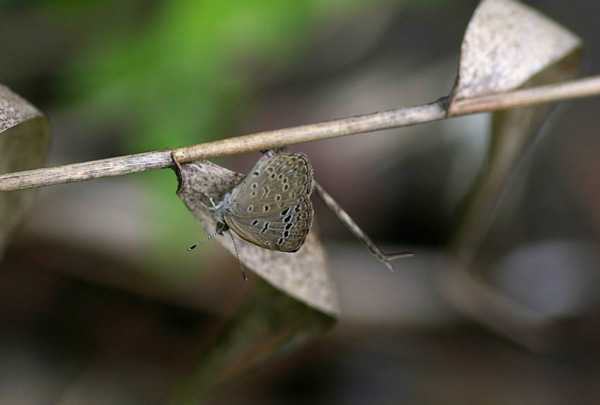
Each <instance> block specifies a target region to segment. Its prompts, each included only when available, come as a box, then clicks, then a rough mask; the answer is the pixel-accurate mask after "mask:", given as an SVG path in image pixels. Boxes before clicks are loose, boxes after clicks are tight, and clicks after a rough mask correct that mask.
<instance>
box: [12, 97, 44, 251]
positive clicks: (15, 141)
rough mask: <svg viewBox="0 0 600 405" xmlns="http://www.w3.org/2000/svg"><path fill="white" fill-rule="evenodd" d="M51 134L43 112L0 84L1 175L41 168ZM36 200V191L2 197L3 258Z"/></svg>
mask: <svg viewBox="0 0 600 405" xmlns="http://www.w3.org/2000/svg"><path fill="white" fill-rule="evenodd" d="M50 133H51V131H50V123H49V122H48V120H47V119H46V117H45V116H44V115H43V114H42V113H41V112H39V111H38V110H37V109H36V108H35V107H34V106H32V105H31V104H29V103H28V102H27V101H26V100H24V99H22V98H21V97H19V96H17V95H16V94H14V93H13V92H12V91H11V90H10V89H8V88H7V87H4V86H2V85H0V173H9V172H16V171H21V170H29V169H35V168H39V167H41V166H42V165H43V164H44V162H45V160H46V157H47V155H48V152H49V150H50V138H51V136H50ZM34 197H35V190H26V191H13V192H6V193H2V194H0V257H1V256H2V253H3V252H4V248H5V245H6V243H7V241H8V239H9V236H10V234H11V233H12V231H14V230H15V229H16V227H17V226H18V224H19V223H20V221H21V219H22V218H23V217H24V215H25V213H26V212H27V210H28V208H29V207H30V206H31V204H32V203H33V199H34Z"/></svg>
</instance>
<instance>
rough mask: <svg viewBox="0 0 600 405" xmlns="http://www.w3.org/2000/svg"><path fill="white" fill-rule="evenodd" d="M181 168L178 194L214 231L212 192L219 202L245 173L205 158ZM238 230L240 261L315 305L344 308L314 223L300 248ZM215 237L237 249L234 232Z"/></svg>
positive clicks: (325, 309)
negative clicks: (281, 247)
mask: <svg viewBox="0 0 600 405" xmlns="http://www.w3.org/2000/svg"><path fill="white" fill-rule="evenodd" d="M177 170H178V177H179V189H178V190H177V194H178V195H179V197H180V198H181V199H182V200H183V202H184V203H185V205H186V206H187V207H188V209H189V210H190V211H191V212H192V214H193V215H194V216H195V217H196V219H197V220H198V222H200V224H202V226H203V227H204V229H205V230H206V231H207V232H209V233H213V232H214V230H215V227H216V217H215V214H214V213H213V212H211V211H210V210H209V209H208V208H207V207H209V206H210V205H211V203H210V201H209V200H208V197H209V196H210V197H211V198H212V199H213V200H214V201H215V202H218V201H221V200H222V199H223V197H224V196H225V194H226V193H228V192H230V191H231V190H232V189H233V188H234V187H235V185H236V184H237V183H239V182H240V181H241V179H242V178H243V177H244V176H243V175H242V174H239V173H236V172H233V171H231V170H228V169H225V168H223V167H221V166H218V165H215V164H213V163H210V162H208V161H204V160H200V161H196V162H193V163H185V164H181V165H178V169H177ZM232 235H233V237H234V238H235V240H236V244H237V248H238V253H239V257H240V260H241V261H242V263H243V264H244V266H246V267H247V268H248V269H250V270H252V271H254V272H255V273H256V274H258V275H259V276H261V277H262V278H264V279H265V280H266V281H268V282H269V283H270V284H271V285H273V286H275V287H276V288H278V289H280V290H282V291H283V292H285V293H286V294H288V295H290V296H292V297H294V298H296V299H298V300H300V301H302V302H304V303H305V304H307V305H309V306H310V307H312V308H315V309H318V310H320V311H323V312H325V313H327V314H329V315H336V314H338V313H339V308H338V303H337V298H336V295H335V290H334V287H333V284H332V282H331V279H330V277H329V273H328V271H327V267H326V266H327V261H326V257H325V251H324V249H323V247H322V246H321V243H320V242H319V240H318V238H317V236H316V233H315V229H314V227H313V229H311V231H310V233H309V235H308V237H307V239H306V242H305V243H304V245H303V246H302V248H301V249H300V250H299V251H297V252H296V253H283V252H276V251H273V250H269V249H263V248H261V247H258V246H255V245H253V244H252V243H249V242H246V241H245V240H243V239H241V238H239V237H238V236H237V235H235V233H232ZM215 239H216V240H217V241H218V242H219V243H220V244H221V245H223V246H224V247H225V248H226V249H227V250H228V251H229V252H230V253H231V254H232V255H235V254H236V253H235V248H234V246H233V243H232V242H231V238H230V237H229V235H226V234H224V235H222V236H217V237H216V238H215Z"/></svg>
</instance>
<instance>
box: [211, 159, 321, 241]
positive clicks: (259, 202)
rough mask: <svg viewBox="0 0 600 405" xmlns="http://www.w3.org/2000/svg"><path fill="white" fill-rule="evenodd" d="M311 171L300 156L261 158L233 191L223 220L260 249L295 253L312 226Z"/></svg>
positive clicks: (309, 166)
mask: <svg viewBox="0 0 600 405" xmlns="http://www.w3.org/2000/svg"><path fill="white" fill-rule="evenodd" d="M312 189H313V170H312V166H311V164H310V161H309V160H308V157H307V156H306V155H305V154H303V153H287V152H280V153H275V154H272V155H264V156H263V157H262V158H261V159H260V160H259V161H258V162H257V163H256V165H255V166H254V168H253V169H252V171H250V173H248V175H247V176H246V177H245V178H244V179H243V180H242V181H241V182H240V183H239V184H238V185H237V186H236V187H235V188H234V189H233V191H232V192H231V196H230V197H229V202H228V204H229V205H228V208H227V209H226V210H225V213H224V215H223V219H224V220H225V222H226V223H227V225H228V226H229V227H230V228H231V229H232V230H233V231H234V232H235V233H237V234H238V235H239V236H240V237H242V238H243V239H245V240H247V241H249V242H251V243H253V244H255V245H258V246H260V247H263V248H266V249H272V250H278V251H282V252H295V251H297V250H298V249H300V248H301V247H302V245H303V244H304V241H305V240H306V236H307V235H308V232H309V230H310V227H311V225H312V217H313V208H312V203H311V201H310V195H311V193H312Z"/></svg>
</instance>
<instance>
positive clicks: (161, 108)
mask: <svg viewBox="0 0 600 405" xmlns="http://www.w3.org/2000/svg"><path fill="white" fill-rule="evenodd" d="M477 3H478V2H477V1H474V0H452V1H439V0H405V1H366V0H365V1H360V0H357V1H350V2H349V1H340V0H327V1H298V0H282V1H278V2H272V1H264V0H253V1H229V2H220V1H216V0H214V1H213V0H208V1H192V0H175V1H170V2H161V1H152V0H119V1H115V0H107V1H97V0H96V1H75V0H60V1H26V2H16V1H0V60H1V63H0V83H2V84H4V85H6V86H8V87H10V88H11V89H13V91H15V92H16V93H17V94H20V95H21V96H23V97H25V98H26V99H28V100H29V101H31V102H32V103H33V104H35V105H36V106H37V107H38V108H39V109H40V110H41V111H43V112H44V113H46V114H47V115H48V116H49V118H50V120H51V122H52V125H53V132H54V139H53V150H52V155H51V159H50V162H49V165H60V164H67V163H75V162H80V161H86V160H94V159H101V158H106V157H112V156H118V155H124V154H130V153H138V152H145V151H150V150H157V149H164V148H172V147H179V146H185V145H191V144H196V143H201V142H206V141H210V140H215V139H222V138H227V137H232V136H237V135H242V134H247V133H252V132H258V131H263V130H270V129H278V128H285V127H290V126H295V125H301V124H308V123H315V122H319V121H323V120H329V119H334V118H341V117H346V116H352V115H358V114H364V113H369V112H374V111H380V110H387V109H392V108H398V107H403V106H410V105H417V104H421V103H426V102H430V101H433V100H435V99H437V98H439V97H441V96H444V95H447V94H448V93H449V91H450V89H451V88H452V85H453V82H454V79H455V75H456V67H457V63H458V57H459V54H458V52H459V50H460V44H461V39H462V35H463V34H464V31H465V28H466V25H467V23H468V21H469V19H470V17H471V14H472V12H473V10H474V8H475V7H476V5H477ZM527 4H529V5H531V6H533V7H535V8H537V9H538V10H540V11H542V12H544V13H545V14H547V15H548V16H549V17H550V18H553V19H555V20H556V21H558V22H559V23H560V24H562V25H564V26H565V27H566V28H568V29H570V30H572V31H573V32H574V33H575V34H577V35H579V36H580V37H581V38H582V39H583V41H584V44H585V57H584V61H583V65H582V69H581V75H592V74H596V73H597V72H599V71H600V57H599V56H598V55H600V43H599V42H598V40H597V39H598V38H600V26H599V24H598V23H597V20H598V16H600V3H598V2H597V1H595V0H581V1H578V2H576V3H571V2H564V1H560V0H545V1H541V0H539V1H528V2H527ZM599 108H600V101H599V100H598V99H597V98H592V99H585V100H577V101H569V102H566V103H563V104H561V105H560V106H559V107H558V108H557V109H556V110H555V112H554V113H553V115H552V116H551V117H550V119H549V120H548V121H547V122H546V124H545V126H544V128H543V129H542V131H541V133H540V135H539V137H538V140H537V142H536V143H535V145H534V147H533V149H532V151H531V152H530V153H529V154H528V156H527V159H526V161H525V162H524V163H523V164H522V165H521V166H520V167H519V169H518V171H517V173H516V176H515V177H516V181H514V182H513V183H514V184H512V185H511V188H510V190H509V191H508V193H507V195H506V198H505V202H504V203H503V204H502V206H501V207H500V210H501V212H502V218H503V222H502V224H501V225H502V226H501V227H500V230H498V231H497V232H498V234H499V235H501V237H502V239H501V240H499V239H498V238H491V241H492V242H490V243H500V244H501V245H502V249H500V251H502V252H503V253H502V255H501V256H500V257H490V258H489V260H487V263H486V268H484V269H482V272H483V273H484V274H485V275H486V279H488V280H489V282H490V284H491V285H492V286H493V288H494V289H496V290H497V291H500V292H502V293H504V294H507V295H508V296H510V297H512V298H514V299H515V300H517V301H518V302H520V303H522V304H524V305H525V306H527V307H530V308H534V309H535V310H537V311H539V312H541V313H544V314H549V315H554V316H556V317H559V318H560V319H564V320H566V322H569V324H572V325H573V328H574V329H572V331H573V336H574V339H573V340H572V342H565V343H564V347H561V350H560V351H559V353H558V354H557V353H556V352H553V353H543V352H539V351H536V350H535V348H533V350H532V348H525V347H522V346H519V345H518V344H516V343H515V342H513V341H511V340H508V339H505V338H503V337H501V336H498V335H496V334H494V333H492V332H490V331H489V330H488V329H486V328H485V327H483V326H481V325H480V324H479V323H477V322H474V321H473V320H471V319H469V318H468V317H466V316H464V315H463V314H461V313H460V312H458V311H455V310H453V309H452V307H451V306H450V305H448V303H447V302H445V301H444V300H443V299H442V298H441V297H440V294H439V292H438V290H437V286H436V282H437V280H438V274H439V272H440V271H444V270H445V269H446V268H447V266H448V258H447V256H446V254H445V248H446V247H447V243H448V241H449V239H450V238H451V236H452V234H453V231H454V227H455V224H456V221H457V214H458V212H459V210H460V207H461V202H463V201H464V198H465V194H466V193H467V191H468V190H469V188H470V187H471V186H472V185H473V181H474V180H475V178H476V176H477V173H478V171H479V170H480V168H481V165H482V162H483V161H484V159H485V153H486V147H487V142H488V130H489V116H487V115H484V114H482V115H476V116H471V117H465V118H460V119H452V120H446V121H443V122H436V123H430V124H425V125H419V126H416V127H411V128H401V129H394V130H388V131H382V132H378V133H372V134H361V135H356V136H352V137H345V138H338V139H332V140H326V141H320V142H314V143H309V144H303V145H297V146H295V147H294V148H293V149H295V150H302V151H305V152H306V153H308V154H309V156H310V157H311V160H312V162H313V165H314V167H315V176H316V178H317V179H318V180H319V181H320V182H321V183H322V184H323V185H324V186H325V187H326V188H327V190H328V191H329V192H330V193H331V194H332V195H333V196H334V197H335V198H336V199H337V200H338V202H339V203H340V204H341V205H342V206H343V207H344V208H345V209H346V210H347V211H348V212H349V213H350V214H351V215H352V216H353V217H354V219H355V220H356V221H357V222H358V223H359V224H360V225H361V226H363V228H364V230H365V231H366V232H367V233H368V234H369V235H370V236H371V237H372V238H373V239H374V240H375V241H376V242H377V243H378V244H380V246H381V247H382V248H384V250H387V251H394V250H412V251H414V252H415V253H416V255H415V257H414V258H411V259H406V260H403V261H400V262H396V263H395V267H396V272H395V273H390V272H389V271H388V270H387V269H386V268H385V267H384V266H383V265H382V264H380V263H379V262H378V261H377V260H375V259H374V258H373V257H372V256H370V255H369V253H368V252H367V251H366V250H365V249H364V248H363V247H362V246H361V245H360V244H359V242H358V241H356V240H355V239H353V237H352V236H351V235H350V234H349V233H348V231H347V230H346V228H345V227H344V226H343V225H342V224H341V223H339V222H338V221H337V219H336V218H335V217H334V215H333V214H332V213H331V212H328V211H327V210H326V209H325V207H324V206H323V205H322V204H320V203H318V202H316V211H317V221H318V227H319V231H320V234H321V237H322V239H323V241H324V243H325V246H326V248H327V251H328V255H329V258H330V264H331V271H332V275H333V278H334V279H335V282H336V285H337V288H338V294H339V298H340V304H341V309H342V315H341V318H340V320H339V323H338V324H337V325H336V326H335V327H334V328H333V329H332V330H330V331H329V332H327V333H326V334H324V335H323V336H321V337H320V338H319V339H317V340H316V341H314V342H312V343H309V344H308V345H307V346H305V347H304V348H302V349H301V350H300V351H298V352H296V353H293V354H291V355H290V356H288V357H286V358H285V359H282V360H280V361H277V362H275V363H273V364H269V365H267V366H265V367H263V368H261V369H260V370H258V371H257V372H255V373H253V374H252V375H251V376H249V377H248V378H246V379H244V380H242V381H237V382H236V383H232V385H231V387H230V389H227V390H225V391H226V392H222V393H221V394H220V396H219V398H218V399H217V400H216V402H217V403H244V404H247V403H267V402H268V403H286V404H289V403H305V402H310V403H340V404H341V403H343V404H354V403H355V404H363V403H385V404H387V403H389V404H396V403H436V404H437V403H439V404H446V403H456V404H459V403H460V404H464V403H477V404H481V403H494V404H496V403H498V404H504V403H506V404H509V403H510V404H513V403H543V404H559V403H595V402H597V400H596V401H595V399H596V398H598V397H599V396H600V364H599V360H600V357H599V354H600V350H599V349H600V300H599V296H598V293H597V291H599V287H600V273H599V271H598V270H599V267H600V260H599V258H598V247H599V244H598V242H599V241H598V235H599V234H600V204H598V201H600V180H599V178H600V177H599V176H598V173H599V169H600V159H598V156H599V153H600V138H598V136H597V131H598V128H600V115H599V114H598V113H597V111H598V110H599ZM258 157H259V154H257V153H254V154H247V155H240V156H232V157H228V158H221V159H216V160H215V161H216V162H217V163H219V164H222V165H225V166H227V167H229V168H232V169H234V170H238V171H241V172H245V171H247V170H249V168H250V167H252V165H253V163H254V162H255V161H256V159H257V158H258ZM176 187H177V181H176V178H175V176H174V174H173V172H172V171H170V170H161V171H153V172H146V173H142V174H136V175H130V176H125V177H120V178H109V179H101V180H95V181H90V182H86V183H78V184H70V185H60V186H54V187H48V188H45V189H41V190H40V191H39V194H38V200H37V203H36V205H35V207H34V209H33V211H32V213H31V215H30V217H29V218H28V220H27V222H26V224H24V227H23V230H22V231H21V232H20V233H19V235H18V237H17V238H16V240H15V241H14V242H13V243H12V245H11V246H10V247H9V249H8V251H7V255H6V257H5V258H4V261H3V262H2V264H0V403H2V404H4V403H7V404H13V403H14V404H25V403H40V404H43V403H60V404H71V403H73V404H75V403H123V404H129V403H159V402H161V400H160V398H163V397H164V395H165V392H168V390H169V387H170V386H171V384H172V379H173V375H175V374H176V371H177V368H178V363H177V361H175V360H177V359H182V362H184V363H185V360H186V359H189V358H193V356H194V355H195V354H196V353H197V351H198V343H199V342H198V328H199V326H198V325H203V326H202V328H204V330H209V331H210V330H211V325H217V324H219V322H220V319H222V318H223V317H227V316H228V315H230V314H231V313H233V312H234V311H235V310H236V308H237V307H238V306H239V304H240V302H241V301H242V300H243V298H244V296H245V294H246V291H245V290H247V289H248V287H247V286H246V285H245V284H242V283H241V282H240V277H239V269H238V268H237V262H236V259H235V258H233V257H231V256H229V255H228V254H227V253H226V252H225V250H224V249H222V248H220V247H217V245H216V243H215V244H214V245H212V246H207V245H205V246H203V247H202V248H201V249H196V250H195V251H194V252H193V254H192V253H188V252H187V251H186V248H187V246H189V245H191V244H193V243H194V242H196V241H197V240H199V238H202V237H204V236H205V233H204V231H203V230H202V229H201V228H200V226H199V225H197V224H196V223H195V221H194V220H193V218H192V216H191V214H190V213H189V212H188V211H187V209H186V208H185V206H184V205H183V204H182V203H181V201H180V200H179V199H178V198H177V196H176V195H175V190H176ZM493 232H494V231H493ZM484 262H485V260H484ZM207 325H208V326H207ZM213 329H215V330H217V329H218V328H217V327H216V326H215V328H213ZM582 336H584V337H585V338H581V337H582ZM149 386H150V387H151V388H148V387H149Z"/></svg>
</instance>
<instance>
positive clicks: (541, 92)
mask: <svg viewBox="0 0 600 405" xmlns="http://www.w3.org/2000/svg"><path fill="white" fill-rule="evenodd" d="M598 94H600V76H594V77H590V78H585V79H579V80H573V81H569V82H563V83H558V84H551V85H546V86H540V87H534V88H528V89H524V90H517V91H513V92H508V93H502V94H494V95H487V96H483V97H473V98H469V99H463V100H455V101H454V103H453V104H452V106H451V113H450V114H449V113H448V111H447V107H448V105H447V98H446V97H444V98H442V99H440V100H438V101H435V102H433V103H429V104H424V105H421V106H415V107H408V108H400V109H396V110H390V111H385V112H376V113H372V114H366V115H359V116H355V117H349V118H342V119H339V120H333V121H327V122H322V123H318V124H311V125H303V126H299V127H293V128H287V129H280V130H275V131H267V132H259V133H256V134H252V135H245V136H239V137H234V138H228V139H223V140H219V141H214V142H207V143H203V144H199V145H193V146H186V147H182V148H177V149H172V150H164V151H156V152H147V153H140V154H134V155H128V156H120V157H116V158H109V159H102V160H95V161H91V162H84V163H76V164H71V165H65V166H58V167H51V168H42V169H35V170H27V171H23V172H16V173H8V174H4V175H1V176H0V192H2V191H14V190H24V189H28V188H34V187H43V186H50V185H54V184H64V183H73V182H77V181H84V180H91V179H96V178H100V177H108V176H120V175H124V174H130V173H137V172H143V171H146V170H154V169H164V168H169V167H173V157H174V158H175V159H177V161H179V162H181V163H185V162H192V161H194V160H198V159H207V158H211V157H216V156H225V155H231V154H236V153H242V152H251V151H260V150H268V149H273V148H279V147H284V146H288V145H293V144H298V143H303V142H310V141H316V140H320V139H327V138H335V137H339V136H345V135H354V134H358V133H362V132H372V131H378V130H382V129H389V128H396V127H403V126H410V125H415V124H421V123H425V122H430V121H437V120H441V119H444V118H448V117H450V116H452V117H456V116H461V115H467V114H474V113H480V112H490V111H497V110H503V109H508V108H515V107H522V106H525V105H533V104H541V103H548V102H555V101H562V100H568V99H573V98H582V97H592V96H596V95H598Z"/></svg>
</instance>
